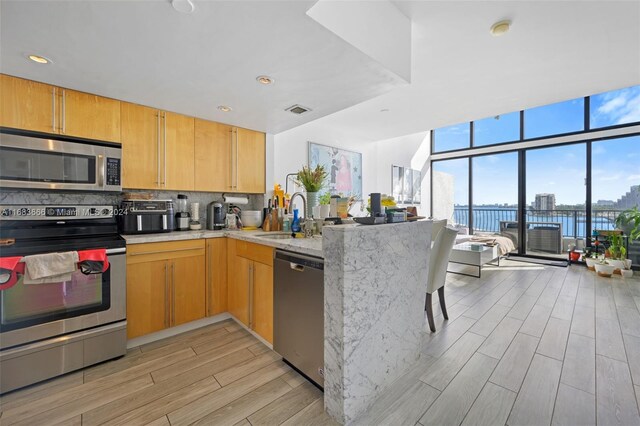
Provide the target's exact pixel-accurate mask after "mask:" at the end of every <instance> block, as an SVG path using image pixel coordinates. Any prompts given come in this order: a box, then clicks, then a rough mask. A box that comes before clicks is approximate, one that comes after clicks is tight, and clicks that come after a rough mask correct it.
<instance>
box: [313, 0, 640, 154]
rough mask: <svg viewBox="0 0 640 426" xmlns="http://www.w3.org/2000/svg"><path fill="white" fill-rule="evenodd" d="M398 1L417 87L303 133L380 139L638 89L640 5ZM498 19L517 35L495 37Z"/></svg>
mask: <svg viewBox="0 0 640 426" xmlns="http://www.w3.org/2000/svg"><path fill="white" fill-rule="evenodd" d="M394 3H395V4H396V5H397V6H398V8H400V10H401V11H402V12H404V13H405V14H406V15H407V16H408V17H410V19H411V20H412V22H413V46H412V49H413V64H412V65H413V69H412V72H411V84H410V85H407V86H404V87H401V88H397V89H395V90H393V91H391V92H389V93H387V94H385V95H382V96H378V97H376V98H374V99H371V100H369V101H365V102H363V103H360V104H358V105H356V106H353V107H350V108H347V109H345V110H342V111H340V112H337V113H334V114H332V115H329V116H327V117H324V118H321V119H319V120H316V121H314V122H313V123H309V124H307V125H305V126H304V127H305V129H306V133H309V134H313V133H315V132H316V131H317V129H322V131H323V133H324V134H327V133H331V134H332V135H334V137H335V139H336V140H339V141H355V142H361V141H376V140H383V139H389V138H393V137H397V136H401V135H407V134H412V133H417V132H421V131H425V130H430V129H434V128H438V127H442V126H445V125H449V124H456V123H460V122H464V121H469V120H474V119H481V118H485V117H491V116H495V115H497V114H502V113H507V112H511V111H518V110H520V109H524V108H530V107H534V106H539V105H545V104H549V103H553V102H559V101H563V100H569V99H573V98H577V97H582V96H586V95H591V94H595V93H599V92H604V91H608V90H613V89H618V88H623V87H629V86H633V85H637V84H640V2H639V1H621V2H618V1H580V0H577V1H395V2H394ZM501 19H510V20H511V21H512V22H513V25H512V28H511V31H510V32H509V33H507V34H506V35H504V36H502V37H493V36H491V35H490V34H489V28H490V27H491V25H492V24H493V23H495V22H497V21H499V20H501ZM381 109H389V111H388V112H382V113H381V112H380V110H381Z"/></svg>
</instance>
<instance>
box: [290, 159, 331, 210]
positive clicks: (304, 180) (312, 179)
mask: <svg viewBox="0 0 640 426" xmlns="http://www.w3.org/2000/svg"><path fill="white" fill-rule="evenodd" d="M327 175H328V173H327V172H326V170H325V169H324V166H322V165H320V164H318V165H317V166H316V168H315V169H311V167H308V166H302V170H300V171H298V175H297V177H296V178H297V181H298V184H299V185H301V186H303V187H304V190H305V191H307V211H306V212H305V217H311V216H312V209H313V207H315V206H317V205H318V191H320V190H321V189H322V187H323V186H324V180H325V179H326V177H327Z"/></svg>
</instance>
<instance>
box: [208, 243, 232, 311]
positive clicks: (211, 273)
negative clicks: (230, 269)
mask: <svg viewBox="0 0 640 426" xmlns="http://www.w3.org/2000/svg"><path fill="white" fill-rule="evenodd" d="M206 245H207V254H206V256H207V265H206V268H207V299H206V311H207V316H212V315H217V314H220V313H223V312H227V298H228V295H227V239H226V238H209V239H207V240H206Z"/></svg>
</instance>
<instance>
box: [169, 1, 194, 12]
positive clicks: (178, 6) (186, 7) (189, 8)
mask: <svg viewBox="0 0 640 426" xmlns="http://www.w3.org/2000/svg"><path fill="white" fill-rule="evenodd" d="M171 6H173V8H174V9H175V10H177V11H178V12H180V13H191V12H193V10H194V9H195V8H196V7H195V6H194V5H193V2H192V1H191V0H171Z"/></svg>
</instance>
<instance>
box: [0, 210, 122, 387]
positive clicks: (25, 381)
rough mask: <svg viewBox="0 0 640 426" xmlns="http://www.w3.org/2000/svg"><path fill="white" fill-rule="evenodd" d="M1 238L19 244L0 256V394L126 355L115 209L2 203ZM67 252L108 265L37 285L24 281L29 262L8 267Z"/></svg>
mask: <svg viewBox="0 0 640 426" xmlns="http://www.w3.org/2000/svg"><path fill="white" fill-rule="evenodd" d="M0 236H1V237H2V238H3V239H13V240H15V242H14V243H13V244H11V245H9V246H3V247H2V250H1V255H0V393H4V392H8V391H10V390H13V389H17V388H20V387H23V386H26V385H29V384H32V383H35V382H38V381H41V380H45V379H48V378H51V377H54V376H56V375H59V374H63V373H66V372H68V371H73V370H76V369H79V368H82V367H85V366H88V365H91V364H95V363H97V362H101V361H104V360H107V359H110V358H114V357H118V356H121V355H124V353H125V351H126V245H125V241H124V240H123V239H122V238H121V237H120V236H119V235H118V234H117V225H116V222H115V216H114V208H113V207H112V206H33V205H31V206H1V207H0ZM67 251H76V252H78V254H79V255H80V256H81V257H82V256H83V255H86V254H87V253H88V254H90V255H95V254H96V253H98V254H100V255H102V256H103V258H101V259H102V260H103V261H102V262H97V264H98V265H99V267H98V268H97V269H95V270H89V271H87V270H84V269H77V270H75V271H74V272H73V273H71V275H70V276H67V277H65V278H64V279H61V280H60V281H54V282H48V283H38V284H26V283H25V280H24V264H23V265H22V268H23V269H22V271H21V272H20V273H12V272H11V270H10V269H7V268H9V267H8V266H7V265H8V264H11V265H15V269H16V271H18V270H19V269H20V266H21V265H20V263H21V262H20V261H19V259H21V258H23V257H24V256H28V255H33V254H46V253H57V252H67ZM105 254H106V256H104V255H105ZM7 259H13V262H14V263H11V262H9V263H7ZM92 259H94V260H95V258H92ZM15 262H18V263H17V264H16V263H15ZM92 262H94V261H92ZM22 263H23V262H22ZM95 263H96V262H94V263H93V264H95ZM101 268H104V269H101ZM11 280H12V281H11Z"/></svg>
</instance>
